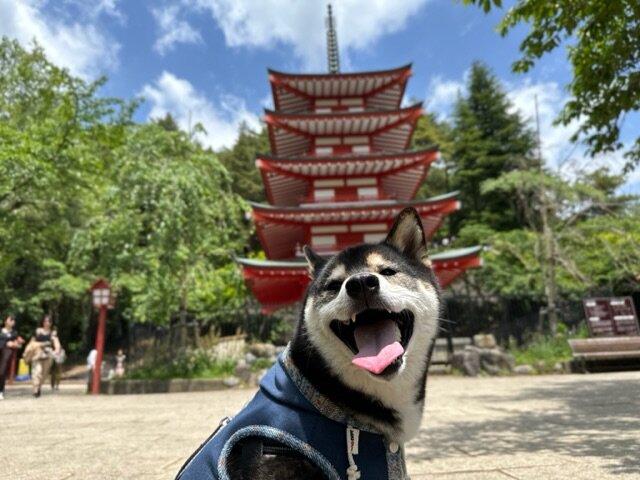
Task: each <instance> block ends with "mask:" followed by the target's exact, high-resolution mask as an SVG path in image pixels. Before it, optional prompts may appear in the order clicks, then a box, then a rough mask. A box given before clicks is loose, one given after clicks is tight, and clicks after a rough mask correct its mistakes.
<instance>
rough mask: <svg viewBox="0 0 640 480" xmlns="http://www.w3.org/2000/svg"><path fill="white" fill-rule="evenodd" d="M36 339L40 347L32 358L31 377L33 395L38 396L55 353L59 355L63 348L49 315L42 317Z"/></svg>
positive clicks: (34, 338)
mask: <svg viewBox="0 0 640 480" xmlns="http://www.w3.org/2000/svg"><path fill="white" fill-rule="evenodd" d="M31 341H34V342H35V343H36V345H37V347H39V351H38V353H37V354H35V355H34V357H33V359H32V360H31V378H32V380H33V396H34V398H38V397H39V396H40V393H41V388H42V384H43V383H44V381H45V379H46V378H47V375H48V374H49V371H50V370H51V363H52V362H53V354H54V353H55V354H56V355H58V354H59V353H60V350H61V346H60V340H58V333H57V332H56V331H55V330H53V323H52V321H51V317H50V316H49V315H45V316H44V318H43V319H42V323H41V325H40V327H38V328H36V332H35V335H34V336H33V339H32V340H31Z"/></svg>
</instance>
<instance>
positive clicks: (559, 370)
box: [553, 362, 565, 373]
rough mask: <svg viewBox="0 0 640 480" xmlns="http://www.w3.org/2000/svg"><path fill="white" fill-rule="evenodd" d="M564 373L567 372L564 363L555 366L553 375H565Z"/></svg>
mask: <svg viewBox="0 0 640 480" xmlns="http://www.w3.org/2000/svg"><path fill="white" fill-rule="evenodd" d="M564 372H565V370H564V365H563V364H562V363H560V362H558V363H556V364H555V365H554V366H553V373H564Z"/></svg>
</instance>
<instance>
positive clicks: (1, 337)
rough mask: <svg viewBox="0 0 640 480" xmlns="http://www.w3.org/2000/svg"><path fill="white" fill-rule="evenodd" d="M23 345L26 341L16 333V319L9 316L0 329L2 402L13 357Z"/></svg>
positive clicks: (0, 393)
mask: <svg viewBox="0 0 640 480" xmlns="http://www.w3.org/2000/svg"><path fill="white" fill-rule="evenodd" d="M23 343H24V340H23V339H22V337H19V336H18V332H17V331H16V319H15V317H14V316H13V315H9V316H8V317H7V318H5V320H4V323H3V324H2V329H0V400H4V384H5V381H6V379H7V376H8V375H9V365H10V364H11V356H12V355H13V353H14V352H15V351H16V350H17V349H19V348H20V347H22V344H23Z"/></svg>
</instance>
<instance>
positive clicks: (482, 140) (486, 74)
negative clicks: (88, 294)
mask: <svg viewBox="0 0 640 480" xmlns="http://www.w3.org/2000/svg"><path fill="white" fill-rule="evenodd" d="M467 91H468V94H467V96H465V97H459V98H458V101H457V103H456V105H455V110H454V119H453V129H452V145H451V147H450V148H451V163H452V164H453V168H454V172H453V175H454V176H453V182H452V186H453V187H454V189H455V190H460V197H461V200H462V206H463V208H462V210H461V211H460V212H457V213H456V214H454V215H453V216H452V224H453V234H455V235H457V234H458V233H459V231H460V229H461V228H462V227H464V226H466V227H470V226H471V225H472V224H482V225H484V226H486V227H489V228H491V229H493V230H498V231H501V230H511V229H514V228H518V227H519V226H521V225H523V218H522V212H521V211H520V210H519V208H518V206H517V204H515V202H514V201H513V197H512V196H511V195H510V194H509V193H508V192H492V193H491V194H489V193H486V192H483V191H482V189H481V185H482V183H483V182H484V181H486V180H489V179H495V178H498V177H499V176H500V175H502V174H503V173H504V172H505V171H515V170H528V169H530V168H535V167H536V166H537V165H538V161H537V160H536V159H535V156H534V155H533V152H534V146H535V141H534V136H533V133H532V132H531V130H530V129H529V128H527V127H526V125H525V122H524V120H523V119H522V117H521V116H520V114H519V113H518V112H511V111H510V110H511V104H510V102H509V100H508V98H507V97H506V94H505V93H504V90H503V89H502V86H501V85H500V83H499V82H498V80H497V79H496V77H495V76H494V75H493V74H492V73H491V72H490V71H489V69H488V68H487V67H486V66H485V65H483V64H481V63H479V62H476V63H474V64H473V66H472V68H471V74H470V75H469V80H468V84H467ZM469 240H470V241H472V242H473V243H476V242H482V241H483V239H482V238H475V239H469Z"/></svg>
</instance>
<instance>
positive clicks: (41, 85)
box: [0, 38, 135, 327]
mask: <svg viewBox="0 0 640 480" xmlns="http://www.w3.org/2000/svg"><path fill="white" fill-rule="evenodd" d="M103 83H104V80H103V79H100V80H98V81H96V82H93V83H87V82H85V81H83V80H81V79H79V78H75V77H73V76H71V75H70V74H69V73H68V72H67V71H66V70H64V69H60V68H58V67H56V66H55V65H53V64H51V63H50V62H49V61H48V60H47V59H46V57H45V55H44V53H43V50H42V49H41V48H40V47H39V46H37V45H34V46H33V48H32V49H31V50H30V51H29V50H26V49H23V48H22V47H21V46H20V45H19V44H18V43H17V42H16V41H11V40H9V39H7V38H3V39H2V41H1V42H0V252H2V254H1V255H0V282H1V289H0V292H2V293H1V297H0V306H2V307H4V308H10V309H13V310H17V311H19V312H23V313H25V314H26V315H28V317H30V318H32V319H35V318H37V317H39V316H40V315H41V314H42V312H43V310H45V311H49V312H52V313H56V312H57V310H58V308H60V307H62V306H63V304H64V299H65V298H67V299H68V298H72V299H74V298H75V299H78V298H80V297H81V296H83V295H84V294H85V292H86V283H85V279H83V277H82V272H80V271H76V270H73V269H71V268H70V267H69V265H68V246H69V243H70V242H71V240H72V238H73V236H74V235H75V232H76V231H77V229H79V228H81V227H82V225H83V223H84V221H85V219H86V216H87V214H88V212H89V210H90V208H91V207H90V205H91V201H92V199H93V198H94V196H93V192H94V191H96V190H97V191H100V189H101V188H102V182H101V173H102V171H103V169H104V168H105V165H107V164H108V163H109V160H110V159H111V158H112V157H111V151H112V149H113V147H114V146H116V145H119V144H120V143H119V142H120V138H121V135H122V132H123V131H124V130H125V129H126V128H128V126H129V125H130V123H131V122H130V117H131V113H132V112H133V110H134V108H135V102H125V101H122V100H119V99H110V98H102V97H98V96H97V95H96V92H97V91H98V89H99V88H100V87H101V85H102V84H103ZM63 327H64V325H63Z"/></svg>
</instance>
